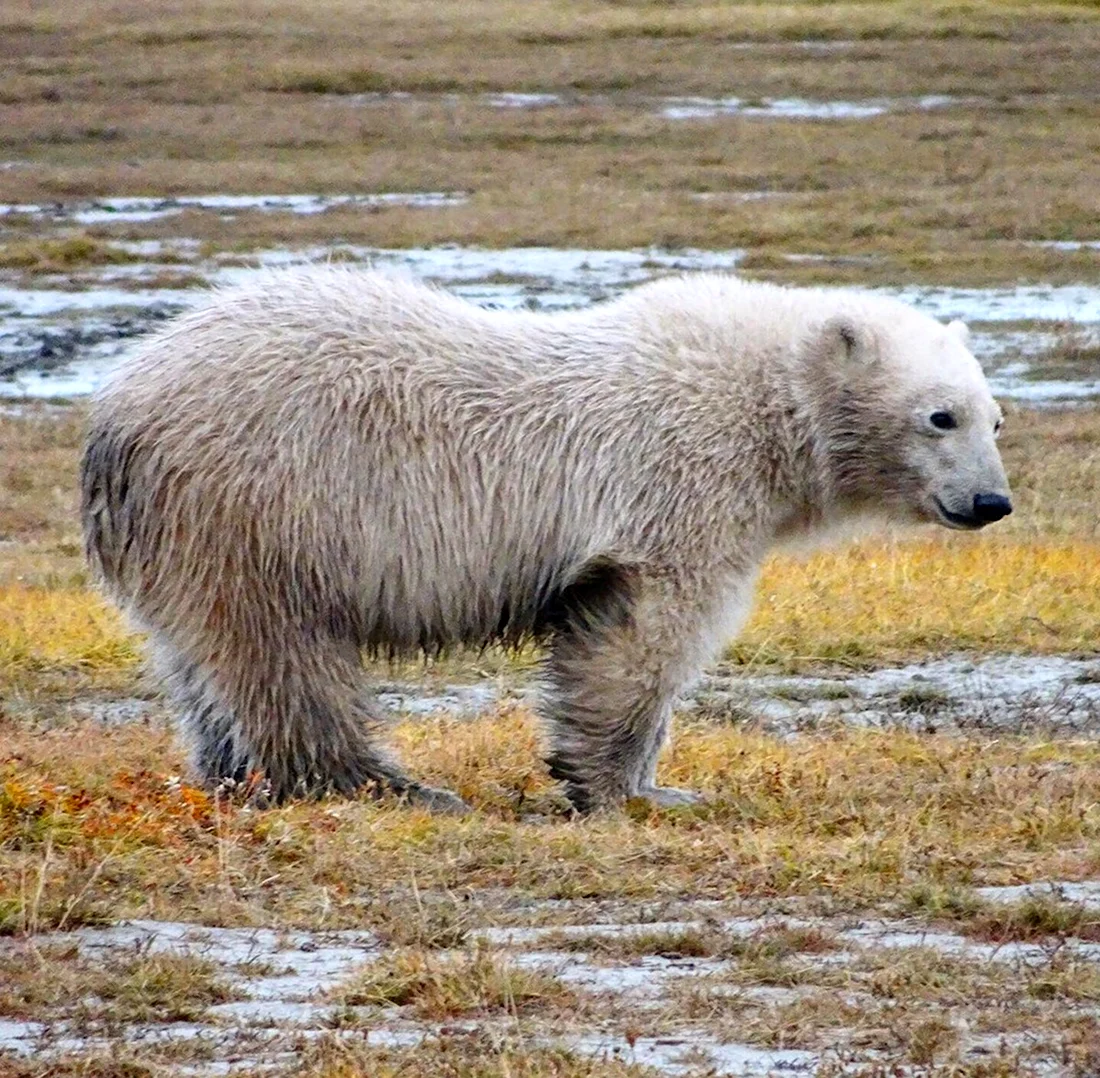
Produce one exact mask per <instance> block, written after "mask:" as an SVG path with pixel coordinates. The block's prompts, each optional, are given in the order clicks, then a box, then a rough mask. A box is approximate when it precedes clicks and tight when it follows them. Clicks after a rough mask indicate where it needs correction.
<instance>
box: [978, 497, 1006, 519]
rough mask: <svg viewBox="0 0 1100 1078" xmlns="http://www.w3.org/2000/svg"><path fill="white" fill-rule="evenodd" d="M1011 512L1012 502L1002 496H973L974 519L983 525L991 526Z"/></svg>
mask: <svg viewBox="0 0 1100 1078" xmlns="http://www.w3.org/2000/svg"><path fill="white" fill-rule="evenodd" d="M1011 512H1012V502H1011V501H1009V499H1008V498H1006V497H1005V496H1004V495H1003V494H975V495H974V518H975V519H976V520H980V521H981V522H982V523H983V524H992V523H993V522H994V521H995V520H1000V519H1001V518H1002V517H1007V516H1008V514H1009V513H1011Z"/></svg>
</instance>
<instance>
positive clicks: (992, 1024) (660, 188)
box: [0, 0, 1100, 1078]
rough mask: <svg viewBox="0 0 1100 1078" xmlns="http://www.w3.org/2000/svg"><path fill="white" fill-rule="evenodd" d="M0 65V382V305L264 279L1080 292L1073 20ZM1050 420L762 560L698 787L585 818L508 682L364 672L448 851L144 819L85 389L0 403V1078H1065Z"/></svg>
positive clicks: (1077, 927) (91, 40) (554, 21)
mask: <svg viewBox="0 0 1100 1078" xmlns="http://www.w3.org/2000/svg"><path fill="white" fill-rule="evenodd" d="M0 49H2V54H3V56H4V71H5V78H4V80H2V83H0V105H2V107H3V112H4V123H3V131H2V133H0V186H2V191H3V194H2V198H3V201H4V204H5V207H4V208H5V209H7V208H8V207H12V208H11V209H8V212H3V211H0V213H2V215H0V275H2V278H3V281H2V283H3V285H4V286H5V290H2V291H0V323H2V324H0V359H2V358H3V357H2V353H3V352H4V348H6V347H7V344H6V343H5V342H7V341H8V340H9V337H10V339H15V337H17V336H18V334H19V333H20V332H21V331H22V328H21V327H22V325H23V324H22V323H21V322H20V321H19V319H20V318H21V317H22V316H21V315H19V314H14V315H11V316H10V317H9V314H10V311H8V309H7V308H6V307H5V304H8V303H9V302H10V303H12V305H13V308H12V309H15V304H16V300H18V299H20V298H25V297H26V296H28V295H46V294H47V293H49V292H50V291H51V290H54V291H59V292H63V293H66V294H71V296H76V297H78V298H79V294H80V293H81V292H84V293H86V292H87V291H88V290H90V289H92V288H94V287H100V286H102V285H103V280H102V278H103V277H104V276H111V278H112V287H116V288H118V289H119V290H121V291H123V292H125V291H126V290H131V291H133V292H135V293H136V292H137V291H138V290H139V289H142V290H146V291H147V292H149V294H150V295H151V296H152V295H153V294H154V293H158V294H159V292H163V293H164V294H165V295H168V294H169V293H171V292H172V291H173V290H177V291H178V290H183V289H193V288H200V287H204V286H205V285H206V284H207V283H208V282H209V280H211V279H214V276H213V274H212V273H210V272H208V271H207V270H208V266H209V265H212V264H215V263H216V264H217V265H219V266H226V267H230V268H231V267H232V266H233V265H234V264H235V263H237V262H239V261H242V260H247V258H248V257H249V256H255V255H256V254H257V253H258V252H270V251H273V250H277V251H280V252H281V251H295V250H297V251H301V250H310V251H316V250H318V249H321V250H326V251H331V250H333V249H334V248H340V249H343V250H344V251H345V253H346V252H347V249H350V248H352V247H355V246H356V245H360V246H368V247H406V246H412V245H437V244H444V243H452V244H464V245H481V246H485V247H503V246H514V247H523V246H525V245H531V244H544V245H549V246H559V247H560V246H572V247H581V248H585V249H590V250H591V249H619V248H646V249H648V248H652V247H669V248H676V247H682V246H693V247H698V248H706V249H710V250H715V249H724V250H728V249H731V248H738V249H741V250H742V251H743V253H742V254H741V255H740V256H739V259H740V263H739V270H740V271H741V272H745V273H747V274H751V275H763V276H768V277H774V278H776V279H781V280H788V281H812V280H826V279H827V280H829V281H834V282H850V283H858V284H870V285H893V286H897V285H904V284H915V285H919V284H944V283H949V284H951V285H956V286H964V285H965V286H983V285H990V284H997V285H1004V286H1008V285H1013V286H1014V285H1017V284H1023V285H1027V286H1042V285H1046V284H1050V285H1058V284H1065V285H1081V286H1083V287H1085V288H1086V289H1088V288H1095V286H1096V285H1097V284H1098V283H1100V253H1098V251H1097V248H1096V241H1097V240H1098V238H1100V237H1098V236H1097V232H1096V222H1097V220H1098V218H1100V202H1098V194H1097V189H1096V184H1095V180H1094V176H1093V173H1094V171H1095V170H1094V168H1093V167H1092V166H1094V163H1095V159H1096V154H1097V152H1098V150H1100V141H1098V135H1097V132H1098V130H1100V124H1098V123H1097V120H1098V119H1100V102H1098V99H1097V97H1096V91H1095V87H1094V85H1093V84H1094V83H1095V81H1096V80H1095V72H1096V67H1097V56H1098V54H1100V17H1098V9H1097V8H1096V6H1095V5H1093V4H1089V3H1049V4H1046V3H1044V4H1027V5H1024V4H1013V3H993V2H981V0H979V2H975V3H971V4H965V5H928V4H918V3H910V2H907V0H899V2H892V3H854V4H819V3H809V2H807V3H794V4H787V5H780V6H776V5H769V4H728V5H718V4H704V3H695V2H686V3H675V4H655V3H648V2H642V0H638V2H615V3H595V2H589V0H570V2H569V3H566V4H562V3H557V2H553V3H552V2H549V0H546V2H542V0H537V2H530V3H527V2H525V3H522V4H519V3H515V4H508V3H489V2H487V0H486V2H478V3H472V4H471V3H461V4H458V3H443V4H432V5H423V4H416V3H412V2H409V0H396V2H394V3H390V4H387V5H384V7H373V6H370V5H362V4H349V3H345V2H342V0H323V2H321V3H317V4H311V5H305V4H301V3H298V2H291V0H285V2H279V0H268V2H266V3H263V4H250V5H244V6H242V5H241V4H228V3H222V2H221V0H215V2H213V3H197V2H190V0H186V2H185V0H179V2H173V3H168V4H163V3H162V4H158V5H156V6H155V8H153V7H150V6H148V5H140V4H136V3H134V2H133V0H118V2H117V3H112V4H108V5H103V4H99V5H89V4H81V3H76V4H74V3H64V4H62V3H61V2H60V0H44V2H40V0H33V2H32V0H12V2H10V3H8V4H6V5H5V8H4V11H3V14H2V15H0ZM532 95H533V96H532ZM734 99H736V100H734ZM425 192H427V193H432V192H434V193H437V194H439V195H441V196H442V197H441V198H435V199H433V198H428V199H425V198H424V193H425ZM224 195H237V196H260V195H262V196H264V198H260V199H259V202H258V203H257V201H256V200H252V201H250V202H249V203H248V204H236V205H230V206H229V207H228V208H227V207H226V206H225V204H222V203H219V202H218V196H224ZM294 195H306V196H308V198H307V201H306V202H305V203H303V202H301V201H297V202H296V201H294V200H291V201H286V198H285V196H294ZM321 195H327V196H332V199H333V201H330V202H325V203H323V204H322V202H321V201H318V200H317V199H315V198H314V196H321ZM347 195H353V196H356V200H345V201H338V198H339V197H340V196H347ZM391 195H401V196H407V197H399V198H389V197H388V196H391ZM137 196H145V197H147V198H150V199H151V200H152V205H151V206H150V205H142V206H135V205H133V204H124V203H119V202H116V201H111V200H113V199H122V198H127V197H137ZM270 196H283V198H284V201H282V202H280V201H279V200H278V198H277V197H276V198H273V197H270ZM379 196H387V197H385V198H379ZM173 197H174V198H184V199H186V198H192V199H195V198H199V199H204V200H206V202H205V203H202V204H196V203H194V202H191V203H188V202H171V201H168V202H165V201H164V200H165V199H170V198H173ZM265 198H266V201H265ZM309 199H313V201H309ZM371 200H373V201H371ZM55 204H60V205H55ZM315 211H316V212H315ZM135 214H138V215H141V214H144V215H145V216H144V218H141V217H140V216H139V217H135ZM131 271H132V273H131ZM128 273H131V277H130V279H129V280H127V274H128ZM510 283H514V281H513V278H512V277H509V276H508V275H507V274H505V273H501V274H498V275H496V276H493V274H487V273H485V271H481V276H480V277H479V287H480V286H481V285H482V284H483V285H484V286H485V287H486V288H489V289H491V288H492V287H499V286H506V285H508V284H510ZM9 286H10V287H9ZM1041 291H1042V289H1041V288H1040V289H1039V292H1040V293H1041ZM13 297H14V298H13ZM529 298H530V297H529ZM74 302H75V301H74ZM150 303H151V304H153V305H154V306H155V298H154V299H153V300H150ZM127 317H129V315H127ZM1063 317H1064V318H1065V321H1064V323H1063V322H1060V321H1058V319H1062V318H1063ZM1029 319H1030V316H1029V315H1027V314H1026V313H1021V314H1019V315H1018V316H1016V321H1014V322H1012V323H1011V324H1008V323H1006V324H1003V325H1001V326H1000V327H999V328H998V329H997V333H998V334H999V335H1000V337H1001V338H1003V339H1008V338H1010V337H1011V335H1012V334H1016V333H1020V334H1027V333H1034V334H1038V335H1039V336H1041V337H1042V342H1043V343H1042V348H1043V352H1042V355H1041V357H1040V359H1041V362H1036V363H1035V364H1034V365H1033V367H1032V368H1031V369H1030V371H1029V372H1028V373H1027V374H1026V375H1025V376H1024V377H1026V378H1034V379H1037V380H1041V379H1044V378H1067V379H1070V380H1076V381H1077V382H1079V383H1084V382H1086V381H1088V380H1090V379H1091V380H1092V381H1093V382H1095V381H1097V380H1100V368H1098V367H1097V353H1096V323H1097V321H1098V320H1100V319H1098V318H1097V317H1085V318H1083V320H1082V319H1081V318H1078V317H1076V316H1074V315H1073V312H1071V311H1067V312H1064V313H1063V312H1055V313H1054V314H1053V316H1049V312H1048V316H1044V320H1043V322H1042V323H1041V324H1035V323H1033V322H1032V321H1030V320H1029ZM80 328H81V332H84V331H85V330H84V327H80ZM115 328H116V329H117V326H116V327H115ZM50 332H53V330H52V329H51V330H50ZM5 334H9V336H5ZM43 340H46V338H45V337H43ZM47 343H48V341H47ZM38 344H39V339H38V338H37V337H36V338H35V339H34V347H38ZM55 344H56V342H55ZM13 347H14V346H13ZM20 347H23V346H22V345H20ZM1089 396H1090V394H1082V402H1081V403H1079V404H1078V405H1077V406H1075V407H1072V408H1067V407H1062V408H1058V409H1047V410H1038V411H1037V410H1029V409H1026V408H1022V407H1020V406H1019V405H1012V404H1010V405H1008V407H1007V411H1008V422H1007V425H1006V429H1005V433H1004V436H1003V438H1002V446H1003V449H1004V454H1005V459H1006V464H1007V466H1008V471H1009V474H1010V477H1011V479H1012V482H1013V486H1014V491H1015V502H1016V512H1015V513H1014V514H1013V516H1012V517H1011V518H1009V519H1008V520H1007V521H1005V522H1003V523H1002V524H1000V525H998V526H997V527H996V528H994V529H991V530H990V531H989V532H987V533H983V534H982V535H978V536H965V535H953V534H952V535H947V534H944V533H941V532H936V531H930V530H926V531H918V532H916V533H906V534H897V535H889V536H886V537H881V536H880V537H875V538H866V539H863V540H861V541H858V542H856V543H855V544H854V545H851V546H838V547H836V548H835V549H832V550H827V551H825V552H819V553H816V554H805V555H804V554H795V553H788V554H784V555H781V556H778V557H776V558H774V559H773V560H772V561H770V562H769V563H768V565H767V566H766V568H765V570H764V573H763V575H762V578H761V581H760V585H759V588H758V594H757V601H756V606H755V611H754V614H753V617H752V620H751V622H750V623H749V625H748V627H747V628H746V631H745V632H744V633H743V634H742V635H741V637H740V638H739V639H738V640H737V641H736V642H734V643H733V644H732V645H731V647H730V649H729V650H728V652H727V653H726V654H725V655H724V656H723V658H722V660H721V661H720V663H718V664H717V666H716V667H715V668H714V669H712V670H711V671H709V672H708V675H707V678H706V679H705V680H704V682H703V683H702V685H701V686H700V687H699V689H698V690H696V691H695V692H693V693H692V695H691V696H690V697H689V698H687V699H685V701H684V702H683V707H682V709H681V711H680V713H679V716H678V730H677V735H676V739H675V741H674V744H673V746H672V748H671V749H670V751H669V752H668V753H667V755H666V758H665V760H664V761H663V763H662V771H663V778H664V779H665V780H666V781H669V782H672V783H674V784H676V785H683V786H695V787H698V788H700V789H702V790H704V791H705V792H706V793H707V794H708V796H709V799H710V800H709V802H708V804H707V805H706V806H705V807H702V808H698V809H684V810H676V811H662V812H654V811H650V810H649V809H648V808H646V807H644V806H642V805H631V806H628V808H627V811H625V812H624V813H622V814H620V815H615V816H603V817H598V818H592V819H583V820H579V819H574V818H571V817H570V816H569V815H568V814H567V813H566V811H565V805H564V803H563V801H562V799H561V797H560V795H559V793H558V792H557V791H556V789H555V788H554V787H553V785H552V784H551V783H550V782H549V781H548V780H547V777H546V775H545V771H544V769H543V767H542V765H541V764H540V763H539V759H538V755H539V734H538V727H537V722H536V720H535V718H534V713H533V709H532V694H533V688H534V682H535V678H536V674H537V663H538V655H537V652H536V651H534V650H533V649H531V650H528V651H524V652H521V653H519V654H514V655H510V654H502V653H498V652H494V651H489V652H486V653H483V654H478V655H461V654H460V655H454V656H449V657H446V658H444V659H441V660H435V661H432V662H427V661H425V662H423V663H409V664H402V665H400V666H396V667H390V666H372V668H371V671H370V672H371V675H372V677H373V678H374V680H375V681H376V683H377V684H378V685H379V686H380V688H382V689H383V690H384V692H383V700H384V701H385V702H387V703H388V704H390V705H391V706H393V707H394V709H395V716H394V728H393V732H392V736H393V739H394V741H395V743H396V744H397V745H398V747H399V750H400V752H401V753H402V755H403V757H404V758H405V759H406V760H407V761H408V763H409V766H410V768H411V769H412V770H413V771H414V772H415V773H417V774H418V775H421V776H423V777H425V778H426V779H428V780H430V781H432V782H436V783H440V784H445V785H448V786H451V787H453V788H455V789H457V790H458V791H459V792H460V793H461V794H462V795H463V796H464V797H466V798H467V799H468V800H469V801H470V802H471V803H472V804H473V805H474V807H475V811H474V813H473V814H472V815H471V816H469V817H466V818H463V819H452V818H437V817H432V816H428V815H426V814H424V813H422V812H419V811H415V810H411V809H409V808H406V807H404V806H401V805H398V804H395V803H393V802H389V801H383V802H375V801H372V800H370V799H369V798H366V797H364V798H363V799H362V800H340V801H337V800H330V801H322V802H317V803H307V804H294V805H290V806H287V807H285V808H280V809H275V810H266V811H260V810H257V809H255V808H253V807H250V806H249V805H248V804H247V803H246V802H245V801H243V800H235V799H227V800H215V799H212V798H211V796H210V795H209V794H208V793H207V792H205V791H202V790H198V789H196V788H194V787H192V786H191V785H190V784H189V782H188V775H187V772H186V767H185V762H184V760H183V758H182V756H181V753H180V750H179V747H178V745H177V743H176V741H175V738H174V734H173V731H172V729H171V719H170V716H169V715H168V714H167V712H166V710H165V707H164V704H163V701H162V700H161V698H160V696H159V693H158V690H157V687H156V686H155V685H154V684H152V683H151V682H149V681H148V680H147V679H146V678H145V676H144V675H143V674H142V671H141V663H140V653H141V642H140V639H139V638H137V637H135V636H134V635H133V634H132V633H131V632H129V631H128V630H127V628H126V626H125V625H124V623H123V622H122V620H121V619H120V617H119V616H118V614H117V613H116V612H115V611H114V610H113V609H112V608H111V607H110V606H109V605H108V604H106V603H105V602H104V601H103V600H101V599H100V598H99V597H98V596H97V595H96V594H95V592H94V591H93V590H92V589H91V588H90V587H89V583H88V580H87V577H86V574H85V570H84V567H83V562H82V558H81V554H80V537H79V532H78V526H77V521H76V511H75V507H76V485H75V471H76V460H77V455H78V452H79V444H80V438H81V431H82V427H83V422H84V407H83V405H82V404H80V402H79V401H77V402H76V403H73V402H72V401H66V400H57V399H55V400H53V401H38V402H29V401H23V402H10V403H8V404H6V405H5V406H4V408H3V409H0V936H2V937H3V938H2V939H0V1075H4V1076H6V1075H9V1074H10V1075H14V1076H19V1078H30V1076H36V1078H37V1076H45V1075H70V1074H71V1075H97V1076H101V1078H123V1076H126V1078H131V1076H139V1075H162V1074H177V1073H179V1074H185V1073H187V1074H193V1073H210V1074H215V1073H224V1072H226V1071H227V1070H228V1071H232V1072H234V1073H265V1074H268V1073H286V1074H288V1075H289V1074H308V1075H314V1076H317V1078H321V1076H324V1078H338V1076H339V1078H354V1076H364V1078H365V1076H371V1078H375V1076H390V1075H394V1076H396V1075H401V1076H402V1078H435V1076H437V1075H444V1076H448V1078H490V1076H492V1078H496V1076H505V1075H507V1076H512V1078H582V1076H583V1078H641V1076H652V1075H657V1074H684V1075H693V1076H694V1075H699V1076H702V1075H708V1074H737V1075H740V1074H788V1075H789V1074H792V1073H793V1074H800V1073H801V1074H815V1075H819V1076H821V1078H831V1076H838V1075H840V1074H854V1075H865V1076H867V1078H872V1076H874V1078H877V1076H886V1075H895V1074H913V1075H936V1076H942V1078H947V1076H948V1075H950V1076H954V1078H1008V1076H1019V1075H1029V1076H1030V1075H1065V1076H1079V1078H1085V1076H1090V1075H1095V1074H1097V1073H1100V952H1098V950H1097V948H1098V947H1100V885H1098V884H1097V882H1096V881H1097V880H1100V809H1098V807H1097V806H1098V805H1100V748H1098V745H1097V740H1096V732H1097V730H1098V728H1100V638H1098V635H1097V625H1098V624H1100V408H1098V407H1097V406H1096V405H1095V403H1092V402H1090V400H1089V399H1088V398H1089ZM1091 396H1095V394H1091ZM474 713H477V714H478V716H479V717H478V718H477V719H476V721H472V719H473V714H474Z"/></svg>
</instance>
